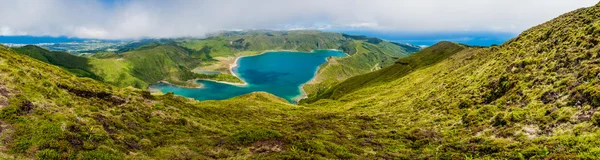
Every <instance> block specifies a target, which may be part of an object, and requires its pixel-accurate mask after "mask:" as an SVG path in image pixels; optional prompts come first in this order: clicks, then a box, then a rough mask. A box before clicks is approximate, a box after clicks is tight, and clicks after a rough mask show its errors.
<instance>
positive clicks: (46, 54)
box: [14, 45, 102, 80]
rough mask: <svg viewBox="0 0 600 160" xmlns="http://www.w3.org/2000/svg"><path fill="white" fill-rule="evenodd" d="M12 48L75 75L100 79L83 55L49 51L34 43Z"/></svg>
mask: <svg viewBox="0 0 600 160" xmlns="http://www.w3.org/2000/svg"><path fill="white" fill-rule="evenodd" d="M14 50H15V51H16V52H18V53H20V54H24V55H27V56H30V57H32V58H35V59H37V60H40V61H42V62H46V63H49V64H52V65H56V66H59V67H62V68H64V69H66V70H68V71H69V72H71V73H73V74H75V75H77V76H80V77H89V78H93V79H97V80H102V78H101V77H99V76H98V75H96V74H94V73H93V72H92V69H91V68H92V65H91V64H90V62H89V60H88V59H86V58H84V57H80V56H76V55H72V54H69V53H66V52H57V51H49V50H47V49H44V48H41V47H38V46H34V45H27V46H23V47H18V48H15V49H14Z"/></svg>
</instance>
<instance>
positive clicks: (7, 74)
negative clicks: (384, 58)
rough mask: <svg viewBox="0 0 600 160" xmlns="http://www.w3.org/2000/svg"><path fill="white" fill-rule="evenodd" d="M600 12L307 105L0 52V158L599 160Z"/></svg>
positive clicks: (581, 13) (578, 14)
mask: <svg viewBox="0 0 600 160" xmlns="http://www.w3.org/2000/svg"><path fill="white" fill-rule="evenodd" d="M599 9H600V5H599V6H595V7H592V8H588V9H581V10H577V11H574V12H571V13H568V14H565V15H563V16H561V17H559V18H557V19H555V20H553V21H550V22H548V23H545V24H542V25H540V26H537V27H534V28H532V29H530V30H527V31H525V32H523V33H522V34H521V35H520V36H519V37H517V38H515V39H513V40H511V41H509V42H507V43H505V44H503V45H502V46H499V47H492V48H474V49H465V50H462V51H460V52H458V53H455V54H454V55H452V56H450V57H448V58H446V59H445V60H443V61H441V62H439V63H436V64H433V65H431V66H429V67H424V68H421V69H418V70H415V71H413V72H411V73H409V74H406V75H404V76H402V77H400V78H398V79H395V80H392V81H390V82H386V83H381V84H375V85H368V86H365V87H364V88H360V89H358V90H356V91H354V92H352V93H350V94H346V95H343V96H341V97H340V98H338V99H337V100H330V99H321V100H319V101H317V102H315V103H311V104H308V106H306V107H304V106H295V105H289V104H285V103H283V101H282V100H281V99H279V98H276V97H274V96H272V95H269V94H265V93H258V94H250V95H244V96H241V97H237V98H233V99H230V100H225V101H204V102H195V101H189V100H187V99H185V98H181V97H176V96H173V95H171V94H167V95H165V96H157V97H154V96H149V95H148V94H147V93H146V92H142V91H139V90H135V89H116V88H112V87H109V86H106V85H103V84H100V83H98V82H95V81H93V80H90V79H82V78H77V77H74V76H71V75H69V74H68V73H67V72H64V71H62V70H60V69H59V68H57V67H53V66H49V65H46V64H44V63H40V62H37V61H33V60H32V59H31V58H28V57H25V56H21V55H18V54H14V53H12V52H11V51H7V50H5V49H0V74H1V76H0V78H1V80H0V91H1V92H0V93H2V94H1V96H0V97H1V99H0V104H2V105H3V106H4V107H2V110H0V121H2V123H1V125H0V126H2V132H1V133H0V137H1V138H2V139H3V141H1V142H2V143H3V145H2V147H0V150H1V151H2V153H4V154H1V155H2V156H6V157H9V158H10V157H11V156H26V157H34V156H39V158H52V157H56V156H58V157H63V158H64V157H74V158H86V157H87V158H90V157H93V158H95V159H109V158H124V157H126V158H156V159H186V158H189V159H208V158H258V159H284V158H289V159H292V158H296V159H311V158H315V159H316V158H329V159H353V158H354V159H377V158H382V159H394V158H397V159H427V158H430V159H470V158H482V159H492V158H494V159H520V158H521V159H529V158H531V159H541V158H548V159H577V158H582V159H598V158H599V157H598V155H599V154H598V153H599V151H600V148H599V147H598V146H600V142H598V141H597V139H598V137H600V130H599V129H598V125H599V124H600V114H598V113H595V112H596V106H598V105H600V104H599V103H600V102H599V101H598V99H600V96H599V94H598V93H600V91H599V88H600V87H598V86H599V85H600V80H598V78H597V75H598V73H599V72H600V69H598V68H600V66H599V63H597V62H598V61H600V60H599V59H600V56H599V55H598V54H597V53H599V51H600V45H598V42H600V40H598V37H600V36H599V34H600V25H599V24H600V10H599ZM0 48H4V47H0ZM7 97H8V98H7ZM7 99H8V101H7ZM122 99H124V101H123V100H122ZM7 102H8V105H5V104H7ZM41 133H44V134H41Z"/></svg>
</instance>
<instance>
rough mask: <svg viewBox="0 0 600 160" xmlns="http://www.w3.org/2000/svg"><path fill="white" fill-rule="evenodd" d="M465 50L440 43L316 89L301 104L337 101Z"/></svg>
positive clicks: (452, 44)
mask: <svg viewBox="0 0 600 160" xmlns="http://www.w3.org/2000/svg"><path fill="white" fill-rule="evenodd" d="M465 48H467V47H465V46H463V45H460V44H456V43H453V42H440V43H437V44H435V45H433V46H431V47H428V48H425V49H423V50H421V51H419V52H417V53H414V54H412V55H410V56H408V57H405V58H402V59H399V60H397V61H395V62H394V64H393V65H392V66H389V67H386V68H383V69H380V70H377V71H373V72H370V73H367V74H363V75H358V76H354V77H351V78H348V79H347V80H345V81H343V82H341V83H339V84H335V85H327V86H325V87H320V88H317V89H318V91H316V92H315V93H314V94H309V95H308V98H306V99H303V100H302V101H301V102H303V103H305V102H314V101H316V100H318V99H323V98H327V99H337V98H339V97H341V96H343V95H346V94H348V93H351V92H352V91H355V90H357V89H359V88H364V87H367V86H373V85H376V84H381V83H386V82H390V81H393V80H396V79H398V78H401V77H402V76H404V75H407V74H409V73H411V72H412V71H415V70H417V69H420V68H424V67H428V66H430V65H433V64H435V63H437V62H439V61H442V60H444V59H446V58H447V57H449V56H452V55H454V54H455V53H457V52H459V51H462V50H463V49H465ZM305 88H306V87H305Z"/></svg>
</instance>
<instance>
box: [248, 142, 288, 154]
mask: <svg viewBox="0 0 600 160" xmlns="http://www.w3.org/2000/svg"><path fill="white" fill-rule="evenodd" d="M284 149H285V143H283V142H281V141H277V140H267V141H258V142H254V143H253V144H252V146H251V147H250V151H251V152H252V153H273V152H281V151H283V150H284Z"/></svg>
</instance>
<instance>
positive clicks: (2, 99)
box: [0, 85, 11, 108]
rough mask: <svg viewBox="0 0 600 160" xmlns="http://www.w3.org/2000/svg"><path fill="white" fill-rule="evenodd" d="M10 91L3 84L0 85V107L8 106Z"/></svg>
mask: <svg viewBox="0 0 600 160" xmlns="http://www.w3.org/2000/svg"><path fill="white" fill-rule="evenodd" d="M10 95H11V92H10V91H9V90H8V88H6V87H5V86H4V85H0V108H2V107H5V106H8V104H9V103H8V99H9V98H10Z"/></svg>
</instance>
